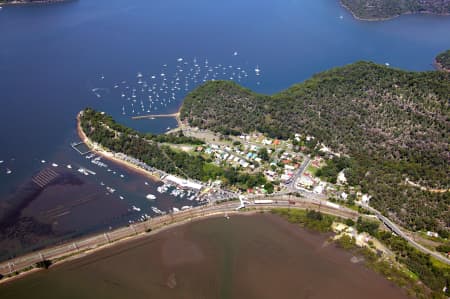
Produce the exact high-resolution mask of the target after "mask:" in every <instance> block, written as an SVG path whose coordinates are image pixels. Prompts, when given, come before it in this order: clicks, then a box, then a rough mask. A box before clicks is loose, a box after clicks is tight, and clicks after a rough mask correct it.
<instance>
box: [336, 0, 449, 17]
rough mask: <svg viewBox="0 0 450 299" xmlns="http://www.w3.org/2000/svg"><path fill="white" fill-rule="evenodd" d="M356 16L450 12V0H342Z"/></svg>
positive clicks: (392, 15)
mask: <svg viewBox="0 0 450 299" xmlns="http://www.w3.org/2000/svg"><path fill="white" fill-rule="evenodd" d="M341 3H342V4H343V5H344V6H345V7H347V8H348V9H349V10H350V11H351V12H352V13H353V15H354V16H355V17H357V18H360V19H364V20H377V19H388V18H392V17H396V16H399V15H401V14H406V13H433V14H441V15H443V14H450V0H341Z"/></svg>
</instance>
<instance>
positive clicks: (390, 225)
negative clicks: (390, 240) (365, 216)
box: [361, 205, 450, 265]
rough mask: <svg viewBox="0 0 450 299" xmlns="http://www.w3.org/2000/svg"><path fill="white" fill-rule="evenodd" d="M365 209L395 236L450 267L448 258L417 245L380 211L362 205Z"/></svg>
mask: <svg viewBox="0 0 450 299" xmlns="http://www.w3.org/2000/svg"><path fill="white" fill-rule="evenodd" d="M361 206H362V207H363V208H365V209H367V210H369V211H370V212H372V213H374V214H375V215H376V216H377V218H378V219H379V220H380V221H381V222H383V223H384V225H386V226H387V227H388V228H389V229H390V230H391V231H392V232H394V233H395V234H397V235H398V236H399V237H401V238H403V239H405V240H406V241H407V242H408V243H409V244H411V245H412V246H413V247H415V248H416V249H418V250H420V251H422V252H423V253H427V254H429V255H431V256H432V257H434V258H436V259H437V260H439V261H441V262H443V263H445V264H447V265H450V260H449V259H448V258H446V257H444V256H443V255H441V254H440V253H438V252H435V251H432V250H430V249H428V248H426V247H424V246H422V245H420V244H419V243H417V242H416V241H414V240H413V239H412V238H411V237H409V236H408V235H407V234H405V233H404V232H403V231H402V230H401V229H400V227H398V226H397V225H396V224H395V223H394V222H392V221H391V220H389V219H388V218H387V217H385V216H383V215H382V214H381V213H380V212H379V211H378V210H376V209H374V208H372V207H370V206H367V205H361Z"/></svg>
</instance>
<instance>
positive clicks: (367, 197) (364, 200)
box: [361, 194, 371, 204]
mask: <svg viewBox="0 0 450 299" xmlns="http://www.w3.org/2000/svg"><path fill="white" fill-rule="evenodd" d="M370 197H371V196H370V195H368V194H363V196H362V198H361V202H362V203H363V204H369V201H370Z"/></svg>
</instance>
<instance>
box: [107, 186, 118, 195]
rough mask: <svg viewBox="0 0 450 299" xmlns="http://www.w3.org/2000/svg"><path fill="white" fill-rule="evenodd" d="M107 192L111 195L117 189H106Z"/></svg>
mask: <svg viewBox="0 0 450 299" xmlns="http://www.w3.org/2000/svg"><path fill="white" fill-rule="evenodd" d="M106 190H108V192H109V193H111V194H112V193H114V192H116V189H114V188H111V187H106Z"/></svg>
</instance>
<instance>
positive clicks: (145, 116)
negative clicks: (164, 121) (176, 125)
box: [131, 112, 180, 120]
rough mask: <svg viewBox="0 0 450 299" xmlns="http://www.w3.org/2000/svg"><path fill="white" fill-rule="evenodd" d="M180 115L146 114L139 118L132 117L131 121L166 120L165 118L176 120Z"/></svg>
mask: <svg viewBox="0 0 450 299" xmlns="http://www.w3.org/2000/svg"><path fill="white" fill-rule="evenodd" d="M179 115H180V113H178V112H177V113H171V114H148V115H139V116H132V117H131V119H135V120H136V119H147V118H149V119H153V118H167V117H174V118H178V116H179Z"/></svg>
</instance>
